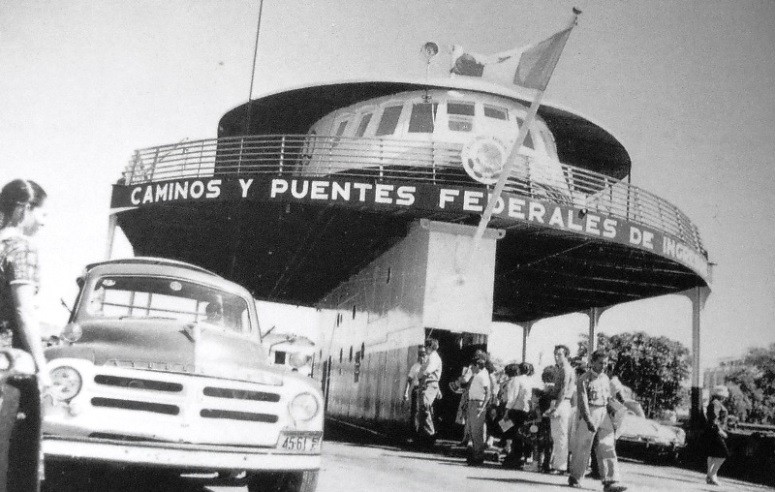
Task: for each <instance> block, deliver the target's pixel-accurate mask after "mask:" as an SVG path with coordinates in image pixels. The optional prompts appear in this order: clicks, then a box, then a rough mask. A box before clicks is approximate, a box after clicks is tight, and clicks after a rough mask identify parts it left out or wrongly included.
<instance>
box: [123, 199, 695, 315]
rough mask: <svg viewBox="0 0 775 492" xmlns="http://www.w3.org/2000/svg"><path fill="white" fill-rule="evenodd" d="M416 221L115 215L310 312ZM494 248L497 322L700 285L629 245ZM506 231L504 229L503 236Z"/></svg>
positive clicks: (241, 207) (563, 236)
mask: <svg viewBox="0 0 775 492" xmlns="http://www.w3.org/2000/svg"><path fill="white" fill-rule="evenodd" d="M421 217H427V218H430V219H435V220H444V221H447V222H459V223H468V224H474V223H475V222H476V217H474V216H470V215H460V214H459V215H454V214H448V215H444V216H441V215H439V214H438V213H436V214H433V215H431V214H427V213H424V212H422V211H416V210H415V211H402V212H397V211H396V212H390V213H385V212H380V213H376V212H374V211H373V210H371V211H370V210H368V209H366V208H363V209H360V210H359V209H341V208H335V207H320V206H313V205H308V204H301V203H284V204H283V203H267V202H263V203H259V202H239V203H234V202H218V203H208V204H192V203H187V204H157V205H154V206H151V207H141V208H137V209H134V210H129V211H126V212H122V213H120V214H118V220H119V225H120V226H121V228H122V229H123V230H124V231H125V232H126V234H127V237H128V238H129V239H130V241H131V242H132V245H133V246H134V248H135V252H136V254H138V255H149V256H163V257H167V258H175V259H180V260H184V261H188V262H192V263H195V264H197V265H201V266H202V267H204V268H207V269H209V270H212V271H214V272H217V273H218V274H220V275H223V276H224V277H226V278H229V279H231V280H233V281H235V282H237V283H240V284H242V285H244V286H245V287H247V289H248V290H249V291H251V293H252V294H253V295H254V297H256V298H258V299H263V300H270V301H277V302H284V303H292V304H299V305H307V306H313V305H314V304H315V303H316V302H317V301H319V300H320V299H321V298H322V297H323V296H324V295H325V294H326V293H327V292H329V291H330V290H331V289H332V288H334V287H335V286H337V285H338V284H339V283H341V282H343V281H344V280H346V279H347V278H348V277H349V276H351V275H352V274H354V273H356V272H357V271H359V270H360V269H361V268H363V267H364V266H365V265H367V264H368V263H369V262H370V261H372V260H373V259H375V258H376V257H377V256H379V255H380V254H381V253H383V252H384V251H386V250H387V249H389V248H390V247H391V246H393V245H394V244H395V243H396V242H398V241H399V240H401V239H402V238H403V237H404V236H405V235H406V233H407V231H408V228H409V227H410V225H411V222H412V221H414V220H417V219H418V218H421ZM492 225H493V226H494V227H502V228H505V229H506V236H505V238H503V239H501V240H500V241H498V243H497V250H496V251H497V253H496V277H495V291H494V309H493V318H494V319H495V320H499V321H528V320H534V319H540V318H544V317H549V316H556V315H560V314H565V313H570V312H576V311H582V310H586V309H589V308H591V307H601V306H609V305H613V304H617V303H621V302H627V301H632V300H636V299H642V298H647V297H653V296H657V295H662V294H667V293H671V292H677V291H680V290H684V289H686V288H689V287H694V286H698V285H704V281H703V280H702V278H700V277H699V276H698V275H697V274H695V273H693V272H692V271H691V270H689V269H688V268H686V267H684V266H683V265H680V264H678V263H676V262H673V261H670V260H668V259H666V258H663V257H660V256H657V255H655V254H652V253H648V252H646V251H642V250H638V249H634V248H629V247H626V246H622V245H618V244H613V243H608V242H604V241H599V240H594V239H590V238H589V237H585V236H581V235H575V234H569V233H567V232H562V231H556V230H550V229H546V228H539V227H534V226H529V225H525V224H520V225H514V224H513V223H511V224H508V223H505V222H503V223H497V221H496V222H495V223H493V224H492ZM509 227H510V228H509Z"/></svg>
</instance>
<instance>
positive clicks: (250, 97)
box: [245, 0, 264, 135]
mask: <svg viewBox="0 0 775 492" xmlns="http://www.w3.org/2000/svg"><path fill="white" fill-rule="evenodd" d="M263 11H264V0H260V1H259V3H258V22H257V23H256V43H255V45H254V47H253V64H252V65H251V66H250V67H251V70H250V92H248V104H247V112H248V114H247V117H246V118H245V135H247V134H248V133H249V132H250V117H251V115H252V113H253V112H252V111H251V109H252V105H253V81H254V80H255V78H256V58H257V56H258V35H259V34H260V33H261V14H262V13H263Z"/></svg>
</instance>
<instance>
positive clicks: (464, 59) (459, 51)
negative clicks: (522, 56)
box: [449, 45, 512, 78]
mask: <svg viewBox="0 0 775 492" xmlns="http://www.w3.org/2000/svg"><path fill="white" fill-rule="evenodd" d="M511 57H512V55H511V54H501V53H496V54H494V55H482V54H480V53H474V52H472V51H466V50H464V49H463V47H462V46H460V45H454V46H453V47H452V68H451V69H450V70H449V71H450V73H454V74H456V75H465V76H468V77H485V78H486V76H485V74H484V68H485V65H493V64H499V63H503V62H505V61H506V60H508V59H510V58H511Z"/></svg>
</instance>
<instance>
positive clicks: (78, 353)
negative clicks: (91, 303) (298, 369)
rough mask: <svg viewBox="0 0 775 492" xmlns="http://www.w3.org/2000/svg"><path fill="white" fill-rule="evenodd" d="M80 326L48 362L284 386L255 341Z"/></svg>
mask: <svg viewBox="0 0 775 492" xmlns="http://www.w3.org/2000/svg"><path fill="white" fill-rule="evenodd" d="M79 324H80V326H81V328H82V330H83V336H82V337H81V338H80V339H79V340H78V341H76V342H74V343H66V344H63V345H59V346H56V347H51V348H49V349H47V350H46V357H47V358H48V359H49V360H53V359H58V358H64V357H67V358H77V359H87V360H90V361H92V362H93V363H94V364H95V365H98V366H101V365H113V366H119V367H131V368H135V369H140V370H151V371H163V372H175V373H189V374H198V375H205V376H211V377H219V378H225V379H236V380H247V381H254V382H262V383H266V384H272V385H280V384H282V372H281V371H276V370H274V369H272V368H268V367H267V366H266V363H265V355H264V352H263V348H262V347H261V345H260V344H259V343H258V342H254V341H252V340H251V339H249V338H247V337H245V336H243V335H240V334H238V333H235V332H231V331H228V330H224V329H222V328H219V327H215V326H213V325H209V324H207V323H182V322H179V321H173V320H165V319H123V320H121V319H100V320H91V321H85V322H81V323H79Z"/></svg>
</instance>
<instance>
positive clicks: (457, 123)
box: [447, 102, 476, 132]
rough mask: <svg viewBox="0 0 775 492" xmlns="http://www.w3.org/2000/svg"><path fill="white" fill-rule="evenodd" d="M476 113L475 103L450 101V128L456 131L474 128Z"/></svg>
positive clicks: (448, 106) (468, 130)
mask: <svg viewBox="0 0 775 492" xmlns="http://www.w3.org/2000/svg"><path fill="white" fill-rule="evenodd" d="M475 114H476V111H475V106H474V103H470V102H448V103H447V116H448V118H449V129H450V130H452V131H455V132H470V131H472V130H473V129H474V115H475Z"/></svg>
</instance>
